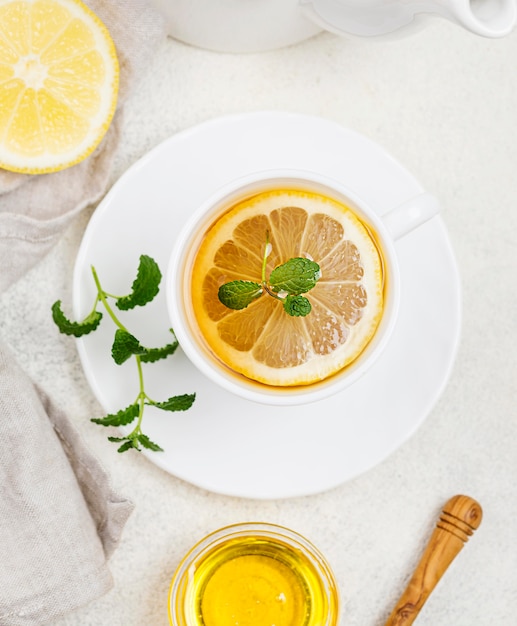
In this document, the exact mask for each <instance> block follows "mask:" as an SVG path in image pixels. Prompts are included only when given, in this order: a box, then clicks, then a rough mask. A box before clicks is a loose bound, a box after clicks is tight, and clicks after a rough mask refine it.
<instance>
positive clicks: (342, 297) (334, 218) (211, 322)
mask: <svg viewBox="0 0 517 626" xmlns="http://www.w3.org/2000/svg"><path fill="white" fill-rule="evenodd" d="M266 233H269V243H270V247H271V252H270V253H269V256H268V257H267V268H266V275H267V276H269V274H270V273H271V271H272V270H273V269H274V268H275V267H277V266H278V265H281V264H282V263H285V262H286V261H288V260H289V259H290V258H294V257H307V258H310V259H312V260H313V261H315V262H316V263H318V265H319V266H320V270H321V276H320V278H319V280H318V281H317V283H316V285H315V286H314V287H313V288H312V289H311V290H310V291H309V292H307V293H305V294H304V295H305V296H306V297H307V298H308V299H309V301H310V303H311V306H312V310H311V312H310V313H309V314H308V315H307V316H305V317H291V316H290V315H288V314H287V313H286V312H285V310H284V308H283V306H282V304H281V303H279V302H278V301H277V300H276V299H274V298H271V297H269V296H268V295H267V294H263V295H262V296H260V297H259V298H257V299H256V300H254V301H253V302H251V304H249V305H248V306H247V307H246V308H245V309H242V310H232V309H229V308H228V307H226V306H225V305H223V304H222V303H221V302H220V301H219V298H218V289H219V287H220V285H222V284H224V283H226V282H230V281H233V280H248V281H254V282H258V283H260V282H261V268H262V261H263V258H264V246H265V245H266ZM268 247H269V246H268ZM384 280H385V277H384V267H383V260H382V256H381V253H380V251H379V248H378V245H377V241H376V237H375V235H374V234H373V233H372V232H371V230H370V229H369V227H367V226H366V225H365V224H364V223H363V222H362V221H361V220H360V219H359V218H358V217H357V215H356V214H355V212H353V211H352V210H351V209H350V208H348V207H347V206H346V205H345V204H343V203H341V202H338V201H336V200H334V199H331V198H329V197H327V196H325V195H322V194H319V193H313V192H309V191H304V190H298V189H280V190H269V191H264V192H262V193H258V194H256V195H254V196H253V197H251V198H248V199H245V200H243V201H242V202H239V203H238V204H237V205H235V206H233V207H232V208H231V209H230V210H229V211H227V212H226V213H225V214H224V215H223V216H222V217H221V218H220V219H218V220H217V221H216V222H215V223H213V224H212V225H211V226H210V228H209V229H208V231H207V233H206V234H205V236H204V237H203V239H202V241H201V243H200V245H199V249H198V251H197V253H196V256H195V259H194V262H193V267H192V274H191V289H190V291H191V298H192V309H193V312H194V316H195V318H196V321H197V325H198V327H199V331H200V334H201V336H202V337H204V340H205V341H206V343H207V345H208V346H209V348H210V350H211V351H212V352H213V354H214V355H215V356H216V358H217V359H219V360H220V361H222V362H223V363H224V364H225V365H226V366H227V367H229V368H230V369H231V370H232V371H234V372H237V373H238V374H242V375H244V376H246V377H247V378H249V379H251V380H253V381H257V382H260V383H263V384H266V385H272V386H291V387H294V386H299V385H309V384H312V383H315V382H318V381H321V380H324V379H327V378H328V377H330V376H332V375H333V374H335V373H336V372H338V371H340V370H342V369H343V368H345V367H346V366H347V365H349V364H351V363H352V362H353V361H355V360H356V359H357V357H358V356H359V355H360V354H361V353H362V352H363V351H364V349H365V348H366V346H367V345H368V344H369V343H370V341H371V339H372V337H373V336H374V334H375V331H376V329H377V327H378V325H379V323H380V320H381V317H382V313H383V306H384Z"/></svg>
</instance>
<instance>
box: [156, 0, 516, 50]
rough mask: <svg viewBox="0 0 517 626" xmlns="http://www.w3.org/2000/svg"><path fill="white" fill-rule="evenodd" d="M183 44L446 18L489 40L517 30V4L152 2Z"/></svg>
mask: <svg viewBox="0 0 517 626" xmlns="http://www.w3.org/2000/svg"><path fill="white" fill-rule="evenodd" d="M152 2H153V3H154V4H155V5H156V6H157V7H158V8H159V9H160V10H161V11H162V13H163V14H164V15H165V17H166V18H167V21H168V33H169V34H170V35H171V36H172V37H174V38H176V39H179V40H181V41H184V42H186V43H189V44H192V45H194V46H199V47H201V48H207V49H210V50H217V51H221V52H261V51H265V50H273V49H276V48H281V47H283V46H288V45H291V44H294V43H298V42H299V41H302V40H304V39H307V38H308V37H312V36H313V35H315V34H317V33H319V32H321V31H322V30H328V31H331V32H333V33H338V34H340V35H344V36H358V37H372V38H374V37H379V36H386V35H390V34H396V35H398V34H399V33H400V34H404V33H406V32H410V31H411V30H414V29H415V28H420V27H421V26H422V25H423V23H424V22H425V19H426V18H428V17H431V16H441V17H444V18H446V19H449V20H451V21H452V22H455V23H456V24H459V25H460V26H463V27H464V28H466V29H468V30H469V31H471V32H473V33H475V34H477V35H482V36H484V37H503V36H504V35H507V34H508V33H509V32H511V30H512V29H513V27H514V25H515V22H516V16H517V0H152Z"/></svg>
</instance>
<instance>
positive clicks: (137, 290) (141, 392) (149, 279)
mask: <svg viewBox="0 0 517 626" xmlns="http://www.w3.org/2000/svg"><path fill="white" fill-rule="evenodd" d="M91 270H92V275H93V280H94V282H95V286H96V288H97V294H96V296H95V302H94V304H93V307H92V309H91V311H90V313H88V315H86V317H84V318H83V319H82V320H81V321H71V320H69V319H68V318H67V317H66V316H65V314H64V313H63V310H62V303H61V301H60V300H58V301H56V302H54V304H53V305H52V319H53V320H54V322H55V324H56V325H57V327H58V328H59V331H60V332H61V333H64V334H65V335H72V336H74V337H82V336H83V335H87V334H88V333H91V332H93V331H95V330H96V329H97V327H98V326H99V324H100V322H101V320H102V317H103V314H102V313H101V312H100V311H97V307H98V306H99V305H100V304H102V305H103V307H104V309H105V312H106V313H107V314H108V315H109V317H111V319H112V320H113V322H114V324H115V326H116V330H115V336H114V340H113V343H112V346H111V356H112V358H113V360H114V361H115V363H116V364H117V365H122V363H125V362H126V361H127V360H128V359H130V358H132V357H133V358H134V359H135V362H136V367H137V372H138V381H139V389H138V394H137V396H136V398H135V400H134V401H133V402H132V403H131V404H130V405H129V406H127V407H126V408H124V409H121V410H120V411H117V412H116V413H110V414H108V415H106V416H104V417H101V418H92V419H91V421H92V422H94V423H95V424H99V425H101V426H115V427H119V426H127V425H128V424H131V423H133V422H135V420H136V424H135V426H134V428H133V430H132V431H131V432H130V433H129V434H128V435H125V436H122V437H108V440H109V441H112V442H116V443H120V444H121V445H120V446H119V448H118V451H119V452H126V451H127V450H131V449H134V450H138V451H141V450H142V448H146V449H148V450H152V451H155V452H159V451H162V448H161V447H160V446H159V445H158V444H157V443H154V442H153V441H151V440H150V439H149V437H148V436H147V435H145V434H144V433H143V432H142V420H143V416H144V409H145V407H146V406H155V407H156V408H158V409H161V410H163V411H186V410H187V409H189V408H190V407H191V406H192V404H193V402H194V400H195V397H196V394H195V393H192V394H182V395H177V396H172V397H170V398H168V399H167V400H164V401H161V402H157V401H156V400H153V399H152V398H151V397H150V396H149V395H148V394H147V393H146V391H145V387H144V376H143V368H142V363H154V362H155V361H158V360H159V359H164V358H167V357H168V356H170V355H172V354H174V352H175V351H176V348H177V347H178V342H177V340H176V337H174V339H173V341H172V342H171V343H168V344H166V345H165V346H162V347H159V348H147V347H145V346H143V345H142V344H141V343H140V341H139V340H138V339H137V338H136V337H135V336H134V335H133V334H132V333H130V332H129V330H128V329H127V328H126V327H125V326H124V324H122V322H121V321H120V320H119V319H118V317H117V316H116V314H115V312H114V310H113V308H112V307H111V305H110V303H109V299H112V300H114V301H115V306H116V307H117V308H118V309H120V310H121V311H128V310H130V309H133V308H135V307H136V306H145V305H146V304H148V303H149V302H151V301H152V300H153V299H154V297H155V296H156V295H157V294H158V292H159V288H160V282H161V278H162V274H161V272H160V268H159V267H158V264H157V263H156V261H154V260H153V259H152V258H151V257H149V256H146V255H142V256H140V260H139V265H138V270H137V277H136V278H135V280H134V281H133V284H132V287H131V293H129V294H128V295H124V296H115V295H113V294H110V293H108V292H106V291H105V290H104V289H103V288H102V287H101V284H100V281H99V277H98V275H97V272H96V270H95V268H94V267H93V266H92V268H91ZM169 330H170V332H171V333H172V335H173V336H174V332H173V330H172V329H169Z"/></svg>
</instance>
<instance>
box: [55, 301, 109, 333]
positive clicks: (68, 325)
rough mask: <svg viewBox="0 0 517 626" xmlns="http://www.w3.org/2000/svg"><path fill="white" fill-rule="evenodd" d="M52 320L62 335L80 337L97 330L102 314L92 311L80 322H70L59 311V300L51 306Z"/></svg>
mask: <svg viewBox="0 0 517 626" xmlns="http://www.w3.org/2000/svg"><path fill="white" fill-rule="evenodd" d="M52 319H53V320H54V323H55V324H56V326H57V327H58V328H59V332H61V333H63V334H64V335H73V336H74V337H82V336H83V335H87V334H88V333H91V332H92V331H93V330H95V329H96V328H97V326H98V325H99V324H100V322H101V319H102V313H100V312H99V311H92V312H91V313H90V314H89V315H88V316H87V317H85V318H84V320H83V321H82V322H71V321H70V320H69V319H68V318H67V317H66V316H65V314H64V313H63V311H62V310H61V300H57V301H56V302H54V304H53V305H52Z"/></svg>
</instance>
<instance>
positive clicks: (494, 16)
mask: <svg viewBox="0 0 517 626" xmlns="http://www.w3.org/2000/svg"><path fill="white" fill-rule="evenodd" d="M415 4H420V3H419V2H416V3H415ZM422 4H423V5H427V7H428V9H427V10H431V11H432V12H433V13H437V14H439V15H442V16H443V17H445V18H447V19H449V20H451V21H452V22H455V23H456V24H459V25H460V26H463V27H464V28H466V29H467V30H470V31H471V32H473V33H475V34H476V35H481V36H482V37H505V36H506V35H508V34H509V33H511V32H512V30H513V29H514V27H515V23H516V21H517V3H516V1H515V0H431V1H430V2H423V3H422Z"/></svg>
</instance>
